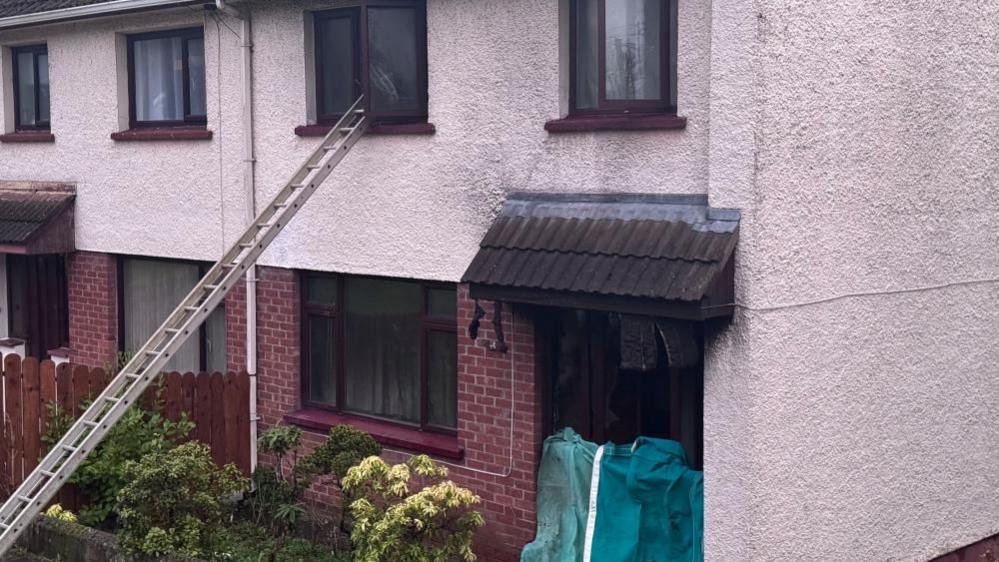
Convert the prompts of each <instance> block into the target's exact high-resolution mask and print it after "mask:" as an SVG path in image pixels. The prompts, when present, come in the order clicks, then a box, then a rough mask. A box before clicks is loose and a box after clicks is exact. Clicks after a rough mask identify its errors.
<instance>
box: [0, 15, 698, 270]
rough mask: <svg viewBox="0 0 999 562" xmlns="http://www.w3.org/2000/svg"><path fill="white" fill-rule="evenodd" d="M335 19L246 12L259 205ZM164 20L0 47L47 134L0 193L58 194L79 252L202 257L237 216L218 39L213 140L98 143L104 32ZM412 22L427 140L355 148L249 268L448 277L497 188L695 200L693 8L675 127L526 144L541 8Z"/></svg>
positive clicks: (230, 63)
mask: <svg viewBox="0 0 999 562" xmlns="http://www.w3.org/2000/svg"><path fill="white" fill-rule="evenodd" d="M334 4H335V3H333V2H298V1H296V2H291V1H285V0H274V1H267V2H255V3H253V8H254V9H253V14H254V29H255V32H254V35H255V36H254V42H255V61H254V67H255V75H254V81H255V99H254V104H255V108H256V115H257V123H256V130H257V146H256V149H257V159H258V174H257V178H258V205H260V204H263V202H265V201H267V200H268V199H269V198H270V196H271V195H272V194H273V193H275V192H276V191H277V189H279V188H280V187H281V186H282V185H283V183H284V182H285V181H286V180H287V179H288V177H289V175H290V174H291V172H292V171H294V169H295V168H296V167H297V166H298V165H299V164H300V163H301V161H302V159H303V158H304V157H305V156H306V155H307V154H308V152H309V151H310V150H311V149H312V148H313V147H314V146H315V145H316V143H317V142H318V139H315V138H304V139H303V138H299V137H297V136H295V134H294V128H295V127H296V126H298V125H303V124H305V123H306V122H307V115H308V108H307V104H306V100H307V92H306V68H305V66H306V65H305V62H304V61H305V40H304V38H303V35H304V34H303V31H304V15H305V10H306V8H328V7H332V6H333V5H334ZM164 14H166V12H157V13H155V15H154V14H139V15H134V16H125V17H117V18H113V19H103V20H95V21H86V22H80V23H76V24H69V25H56V26H48V27H43V28H35V29H24V30H14V31H0V45H11V44H23V43H31V42H37V41H47V43H48V45H49V57H50V66H51V68H50V74H51V81H52V123H53V124H52V132H53V133H54V134H55V136H56V143H55V144H41V145H22V144H4V145H0V179H31V180H54V181H68V182H76V183H77V189H78V193H79V195H78V198H77V225H78V226H77V245H78V247H79V248H80V249H84V250H94V251H103V252H115V253H125V254H142V255H158V256H170V257H183V258H196V259H213V258H215V257H216V256H217V255H219V254H220V253H221V250H222V247H223V246H222V234H223V227H222V224H224V225H225V235H226V237H227V239H229V240H231V239H232V237H233V235H234V234H235V233H237V231H238V229H239V227H240V225H241V221H242V219H243V216H244V215H243V213H244V207H243V204H244V198H243V194H242V188H241V178H242V176H241V174H240V166H241V158H242V156H241V152H240V142H241V136H240V134H241V133H240V128H239V127H240V125H241V124H240V122H239V117H240V111H239V110H240V105H239V104H240V98H239V95H240V93H239V92H240V90H239V79H240V77H239V70H240V69H239V56H238V39H237V38H236V37H235V36H234V35H233V33H231V32H230V31H229V30H228V29H227V28H226V27H225V26H223V27H222V28H221V35H219V33H218V32H217V30H216V25H215V23H213V20H211V19H209V20H208V22H209V23H208V24H207V25H206V26H205V44H206V53H207V54H206V57H207V64H208V70H207V81H208V98H209V108H208V113H209V115H208V126H209V128H210V129H212V130H213V131H214V132H215V138H214V139H213V140H212V141H210V142H142V143H123V142H115V141H112V140H111V139H110V134H111V133H112V132H114V131H116V130H118V129H119V128H120V127H119V119H118V111H119V104H121V103H123V100H119V99H118V98H119V96H118V94H117V82H116V60H115V35H114V34H115V33H132V32H138V31H145V30H148V29H149V28H150V26H153V27H157V28H169V27H182V26H185V25H193V24H200V23H201V22H202V21H203V19H204V15H203V14H202V13H201V12H199V11H197V10H194V9H184V10H175V11H172V12H169V14H170V15H164ZM428 19H429V24H428V25H429V30H428V36H429V41H428V42H429V53H428V54H429V74H430V80H429V88H430V121H431V122H432V123H434V124H435V125H436V126H437V129H438V132H437V134H436V135H433V136H397V137H369V138H365V139H362V141H361V143H360V145H359V147H358V149H357V150H356V151H355V152H353V153H352V154H351V156H350V157H349V158H348V159H347V160H346V161H345V162H344V164H343V165H342V166H341V168H340V170H338V172H337V173H336V174H335V175H334V177H332V178H331V179H330V180H329V182H328V183H327V185H326V188H325V189H324V190H322V191H320V192H319V193H317V195H316V196H315V198H314V199H313V201H312V202H311V203H310V205H309V206H308V207H307V208H306V209H305V210H304V211H303V212H302V213H301V214H300V215H299V217H298V218H297V219H296V221H295V222H294V223H293V224H292V226H291V227H290V228H289V229H288V230H287V231H286V232H285V233H284V234H283V235H282V236H281V237H279V239H278V240H277V241H276V243H275V244H274V246H273V247H272V249H271V250H269V251H268V252H267V254H265V256H264V258H263V260H262V263H263V264H265V265H275V266H282V267H292V268H308V269H316V270H325V271H340V272H346V273H366V274H377V275H389V276H399V277H413V278H423V279H435V280H447V281H456V280H458V278H459V277H460V276H461V274H462V273H463V272H464V269H465V267H466V266H467V264H468V263H469V262H470V260H471V258H472V256H473V255H474V253H475V251H476V249H477V246H478V242H479V240H480V238H481V235H482V234H483V233H484V232H485V229H486V228H487V227H488V225H489V222H490V220H491V218H492V216H493V214H494V213H495V212H496V211H497V210H498V208H499V205H500V204H501V202H502V201H503V199H504V197H505V195H506V193H508V192H510V191H530V190H536V191H604V192H612V191H631V192H660V193H676V192H680V193H706V192H707V147H708V118H707V112H708V84H709V74H708V53H709V46H710V43H709V42H710V36H709V26H710V11H709V10H708V9H707V8H705V7H700V6H691V7H689V8H687V9H683V10H681V16H680V19H681V21H680V29H681V31H680V33H681V42H682V43H681V48H680V60H679V70H678V72H679V74H680V78H679V102H678V103H679V106H680V112H681V113H682V114H683V115H685V116H687V117H688V118H689V120H690V121H689V123H690V124H689V126H688V128H687V130H686V131H659V132H605V133H584V134H567V135H566V134H563V135H549V134H548V133H547V132H545V130H544V128H543V127H544V123H545V121H547V120H549V119H553V118H558V117H560V116H561V114H560V100H561V99H562V97H563V96H562V88H561V86H560V81H559V80H560V59H559V54H560V48H559V47H560V45H559V39H560V37H559V33H558V29H559V28H558V24H559V6H558V3H557V2H556V1H554V0H553V1H551V2H548V1H545V2H538V1H537V0H505V1H503V2H483V1H467V0H466V1H460V0H429V2H428ZM227 23H228V24H229V26H230V27H232V28H233V29H235V30H238V29H239V28H238V27H237V26H236V25H235V23H234V22H233V21H227ZM220 46H221V49H222V53H223V60H224V61H225V62H224V64H223V65H222V68H221V69H219V67H218V53H219V47H220ZM220 71H221V74H219V72H220ZM219 76H221V82H220V81H219ZM120 109H121V110H122V111H124V110H125V109H126V108H125V107H124V106H122V107H121V108H120ZM0 111H3V112H7V111H10V109H8V108H7V107H3V108H2V109H0ZM0 122H2V121H0ZM220 178H221V179H220ZM223 216H224V217H225V221H224V223H220V221H221V217H223Z"/></svg>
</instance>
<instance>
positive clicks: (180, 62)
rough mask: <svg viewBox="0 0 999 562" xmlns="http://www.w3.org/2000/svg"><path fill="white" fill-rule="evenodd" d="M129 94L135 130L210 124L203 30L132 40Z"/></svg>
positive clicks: (129, 41)
mask: <svg viewBox="0 0 999 562" xmlns="http://www.w3.org/2000/svg"><path fill="white" fill-rule="evenodd" d="M128 90H129V102H130V103H129V111H130V113H129V120H130V122H131V126H132V127H169V126H183V125H195V126H198V125H202V126H203V125H206V124H207V122H208V119H207V113H208V112H207V96H206V94H205V37H204V31H203V30H202V29H201V28H192V29H180V30H172V31H162V32H156V33H145V34H142V35H130V36H129V37H128Z"/></svg>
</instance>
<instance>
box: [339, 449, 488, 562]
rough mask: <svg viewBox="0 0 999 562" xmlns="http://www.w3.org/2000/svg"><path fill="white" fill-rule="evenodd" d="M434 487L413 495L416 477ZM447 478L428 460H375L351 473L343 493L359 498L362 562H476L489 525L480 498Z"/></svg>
mask: <svg viewBox="0 0 999 562" xmlns="http://www.w3.org/2000/svg"><path fill="white" fill-rule="evenodd" d="M414 475H415V476H416V477H417V478H419V479H421V480H423V481H425V482H430V483H431V484H430V485H429V486H427V487H425V488H423V489H422V490H420V491H419V492H416V493H415V494H410V492H409V488H410V480H411V479H412V478H413V476H414ZM445 478H447V469H446V468H444V467H442V466H439V465H437V464H436V463H434V462H433V461H432V460H431V459H430V458H429V457H427V456H425V455H420V456H415V457H412V458H410V459H409V460H408V461H407V462H406V463H405V464H397V465H394V466H389V465H388V464H387V463H385V461H383V460H382V459H380V458H378V457H369V458H367V459H365V460H363V461H361V463H360V464H359V465H357V466H355V467H353V468H351V469H350V470H348V471H347V475H346V477H345V478H344V479H343V489H344V491H345V492H347V493H349V494H351V496H352V497H355V498H358V499H356V500H354V501H353V502H352V503H351V504H350V511H351V514H352V515H353V516H354V520H355V523H354V528H353V530H352V532H351V537H350V538H351V541H352V542H353V544H354V560H356V561H357V562H446V561H448V560H451V559H453V558H455V557H457V558H460V559H462V560H467V561H472V560H475V554H473V553H472V539H473V538H474V536H475V532H476V531H477V530H478V529H479V527H481V526H482V524H483V519H482V515H481V514H479V513H478V512H477V511H475V510H474V509H473V508H474V507H475V506H476V505H478V504H479V501H480V500H479V498H478V496H476V495H475V494H473V493H472V492H470V491H468V490H466V489H464V488H461V487H459V486H457V485H456V484H455V483H454V482H451V481H450V480H445Z"/></svg>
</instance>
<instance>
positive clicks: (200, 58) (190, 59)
mask: <svg viewBox="0 0 999 562" xmlns="http://www.w3.org/2000/svg"><path fill="white" fill-rule="evenodd" d="M187 74H188V79H189V82H190V83H189V84H188V95H189V96H190V100H191V112H190V115H193V116H198V117H203V116H205V115H207V114H208V107H207V104H206V95H205V40H204V39H200V38H199V39H189V40H188V41H187Z"/></svg>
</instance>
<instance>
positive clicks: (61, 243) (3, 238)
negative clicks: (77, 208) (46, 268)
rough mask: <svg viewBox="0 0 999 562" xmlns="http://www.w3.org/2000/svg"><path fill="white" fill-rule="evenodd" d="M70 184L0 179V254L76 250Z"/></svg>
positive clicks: (62, 252)
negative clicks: (5, 180)
mask: <svg viewBox="0 0 999 562" xmlns="http://www.w3.org/2000/svg"><path fill="white" fill-rule="evenodd" d="M74 199H75V195H74V192H73V189H72V187H71V186H66V185H63V184H51V183H35V182H3V181H0V253H5V254H22V255H37V254H66V253H69V252H73V251H75V250H76V238H75V235H74V232H73V226H74V225H73V201H74Z"/></svg>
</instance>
